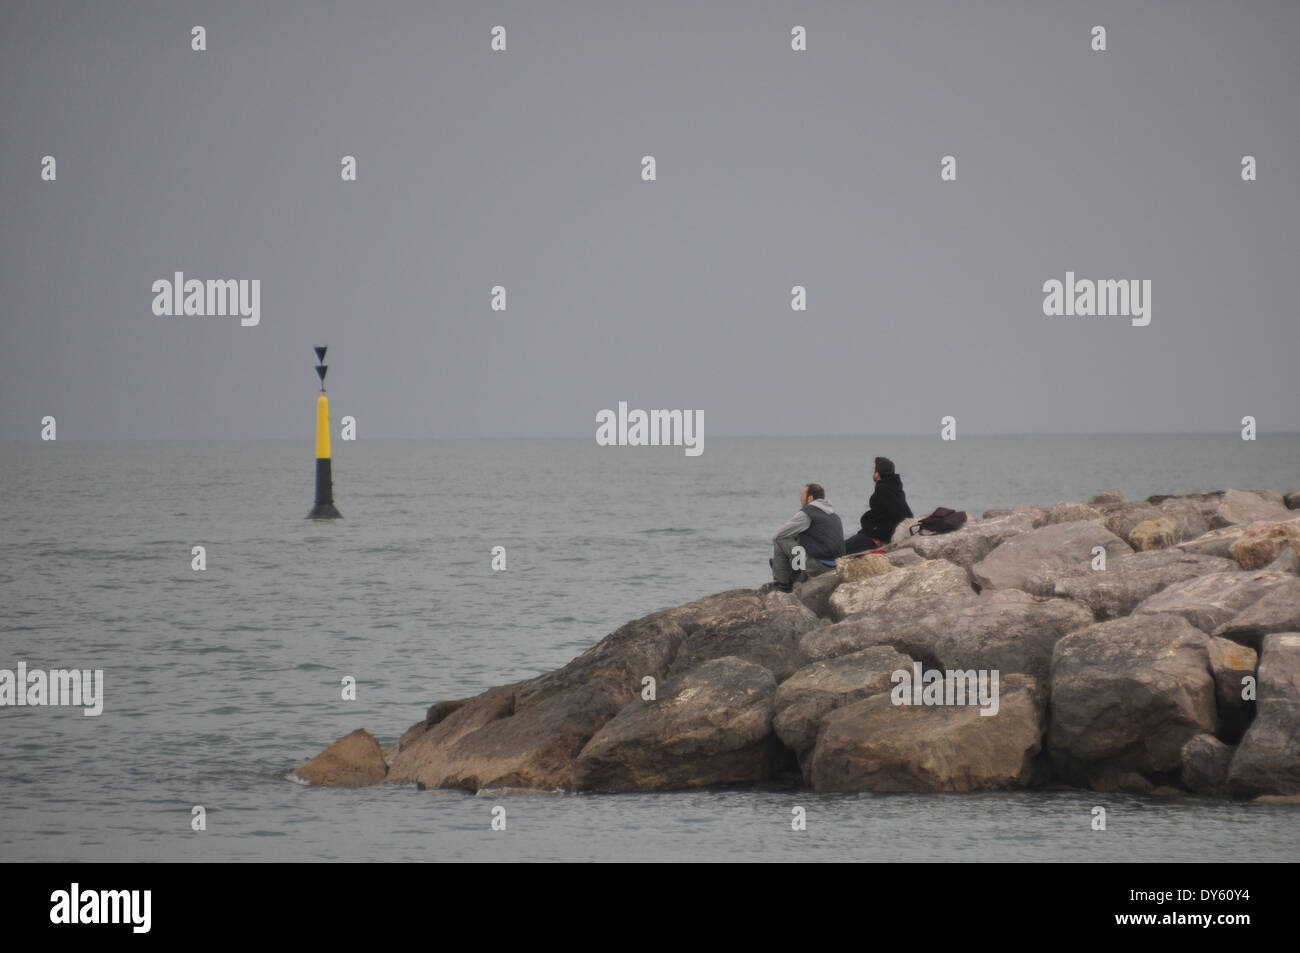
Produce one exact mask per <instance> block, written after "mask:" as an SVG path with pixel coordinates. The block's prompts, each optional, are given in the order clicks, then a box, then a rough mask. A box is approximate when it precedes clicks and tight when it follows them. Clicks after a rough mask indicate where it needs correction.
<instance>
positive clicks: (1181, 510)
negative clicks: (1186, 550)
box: [1156, 499, 1210, 542]
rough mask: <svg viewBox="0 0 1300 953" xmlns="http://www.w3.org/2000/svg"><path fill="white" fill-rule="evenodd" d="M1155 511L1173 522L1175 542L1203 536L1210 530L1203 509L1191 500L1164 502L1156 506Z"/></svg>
mask: <svg viewBox="0 0 1300 953" xmlns="http://www.w3.org/2000/svg"><path fill="white" fill-rule="evenodd" d="M1156 509H1158V510H1159V511H1160V512H1161V513H1163V514H1164V518H1165V519H1168V520H1170V521H1172V522H1173V524H1174V539H1175V541H1177V542H1182V541H1183V540H1187V539H1195V538H1196V537H1198V536H1203V535H1205V533H1207V532H1208V531H1209V529H1210V524H1209V521H1208V520H1207V519H1206V517H1205V507H1204V506H1203V505H1201V504H1199V503H1197V502H1195V501H1193V500H1183V499H1173V500H1165V501H1164V502H1163V503H1159V504H1157V505H1156Z"/></svg>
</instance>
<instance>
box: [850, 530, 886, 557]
mask: <svg viewBox="0 0 1300 953" xmlns="http://www.w3.org/2000/svg"><path fill="white" fill-rule="evenodd" d="M886 545H888V544H887V543H882V542H880V540H878V539H872V538H871V537H870V536H869V535H867V534H866V533H860V532H859V533H854V534H853V535H852V536H850V537H849V538H848V539H846V540H845V541H844V554H845V555H846V556H847V555H849V554H850V553H865V552H870V551H871V550H873V549H883V548H884V547H885V546H886Z"/></svg>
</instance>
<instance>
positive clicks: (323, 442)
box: [316, 391, 330, 460]
mask: <svg viewBox="0 0 1300 953" xmlns="http://www.w3.org/2000/svg"><path fill="white" fill-rule="evenodd" d="M329 458H330V401H329V398H328V397H326V396H325V392H324V391H321V394H320V396H319V397H317V398H316V459H317V460H328V459H329Z"/></svg>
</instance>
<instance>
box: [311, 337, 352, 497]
mask: <svg viewBox="0 0 1300 953" xmlns="http://www.w3.org/2000/svg"><path fill="white" fill-rule="evenodd" d="M327 350H328V348H325V347H318V348H316V360H317V362H318V363H317V364H316V376H317V377H319V378H320V396H319V397H317V398H316V505H315V506H313V507H312V508H311V512H310V513H308V514H307V518H308V519H312V520H337V519H342V518H343V514H342V513H340V512H339V511H338V509H336V508H335V506H334V478H333V476H332V474H331V472H330V401H329V398H328V397H326V396H325V372H326V371H328V370H329V367H328V366H327V365H326V364H325V352H326V351H327Z"/></svg>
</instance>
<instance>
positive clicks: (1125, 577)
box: [1052, 549, 1232, 620]
mask: <svg viewBox="0 0 1300 953" xmlns="http://www.w3.org/2000/svg"><path fill="white" fill-rule="evenodd" d="M1230 569H1232V564H1231V563H1230V562H1228V561H1227V560H1226V559H1217V558H1215V557H1214V556H1195V555H1192V554H1191V553H1184V552H1180V551H1179V550H1176V549H1163V550H1154V551H1151V552H1144V553H1132V554H1127V555H1121V556H1119V557H1117V558H1116V559H1114V560H1107V563H1106V568H1105V569H1101V570H1096V571H1093V570H1091V569H1084V570H1082V571H1078V572H1074V573H1071V574H1069V575H1063V576H1059V577H1057V578H1055V579H1054V580H1053V588H1052V592H1053V593H1054V594H1055V595H1058V596H1065V597H1066V598H1069V599H1077V600H1078V601H1080V602H1082V603H1084V604H1085V605H1087V606H1088V607H1089V608H1090V609H1092V611H1093V613H1094V614H1095V615H1096V617H1097V618H1098V619H1099V620H1105V619H1116V618H1119V617H1121V616H1126V615H1128V614H1129V613H1130V612H1132V611H1133V610H1134V609H1135V608H1137V606H1138V604H1139V603H1141V602H1142V601H1143V600H1144V599H1147V598H1149V597H1150V596H1152V595H1154V594H1156V593H1157V592H1159V591H1160V590H1162V589H1164V588H1165V587H1166V586H1168V585H1171V584H1173V583H1176V582H1182V581H1183V580H1186V579H1192V578H1195V577H1196V576H1205V575H1209V574H1210V573H1214V572H1226V571H1228V570H1230Z"/></svg>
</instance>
